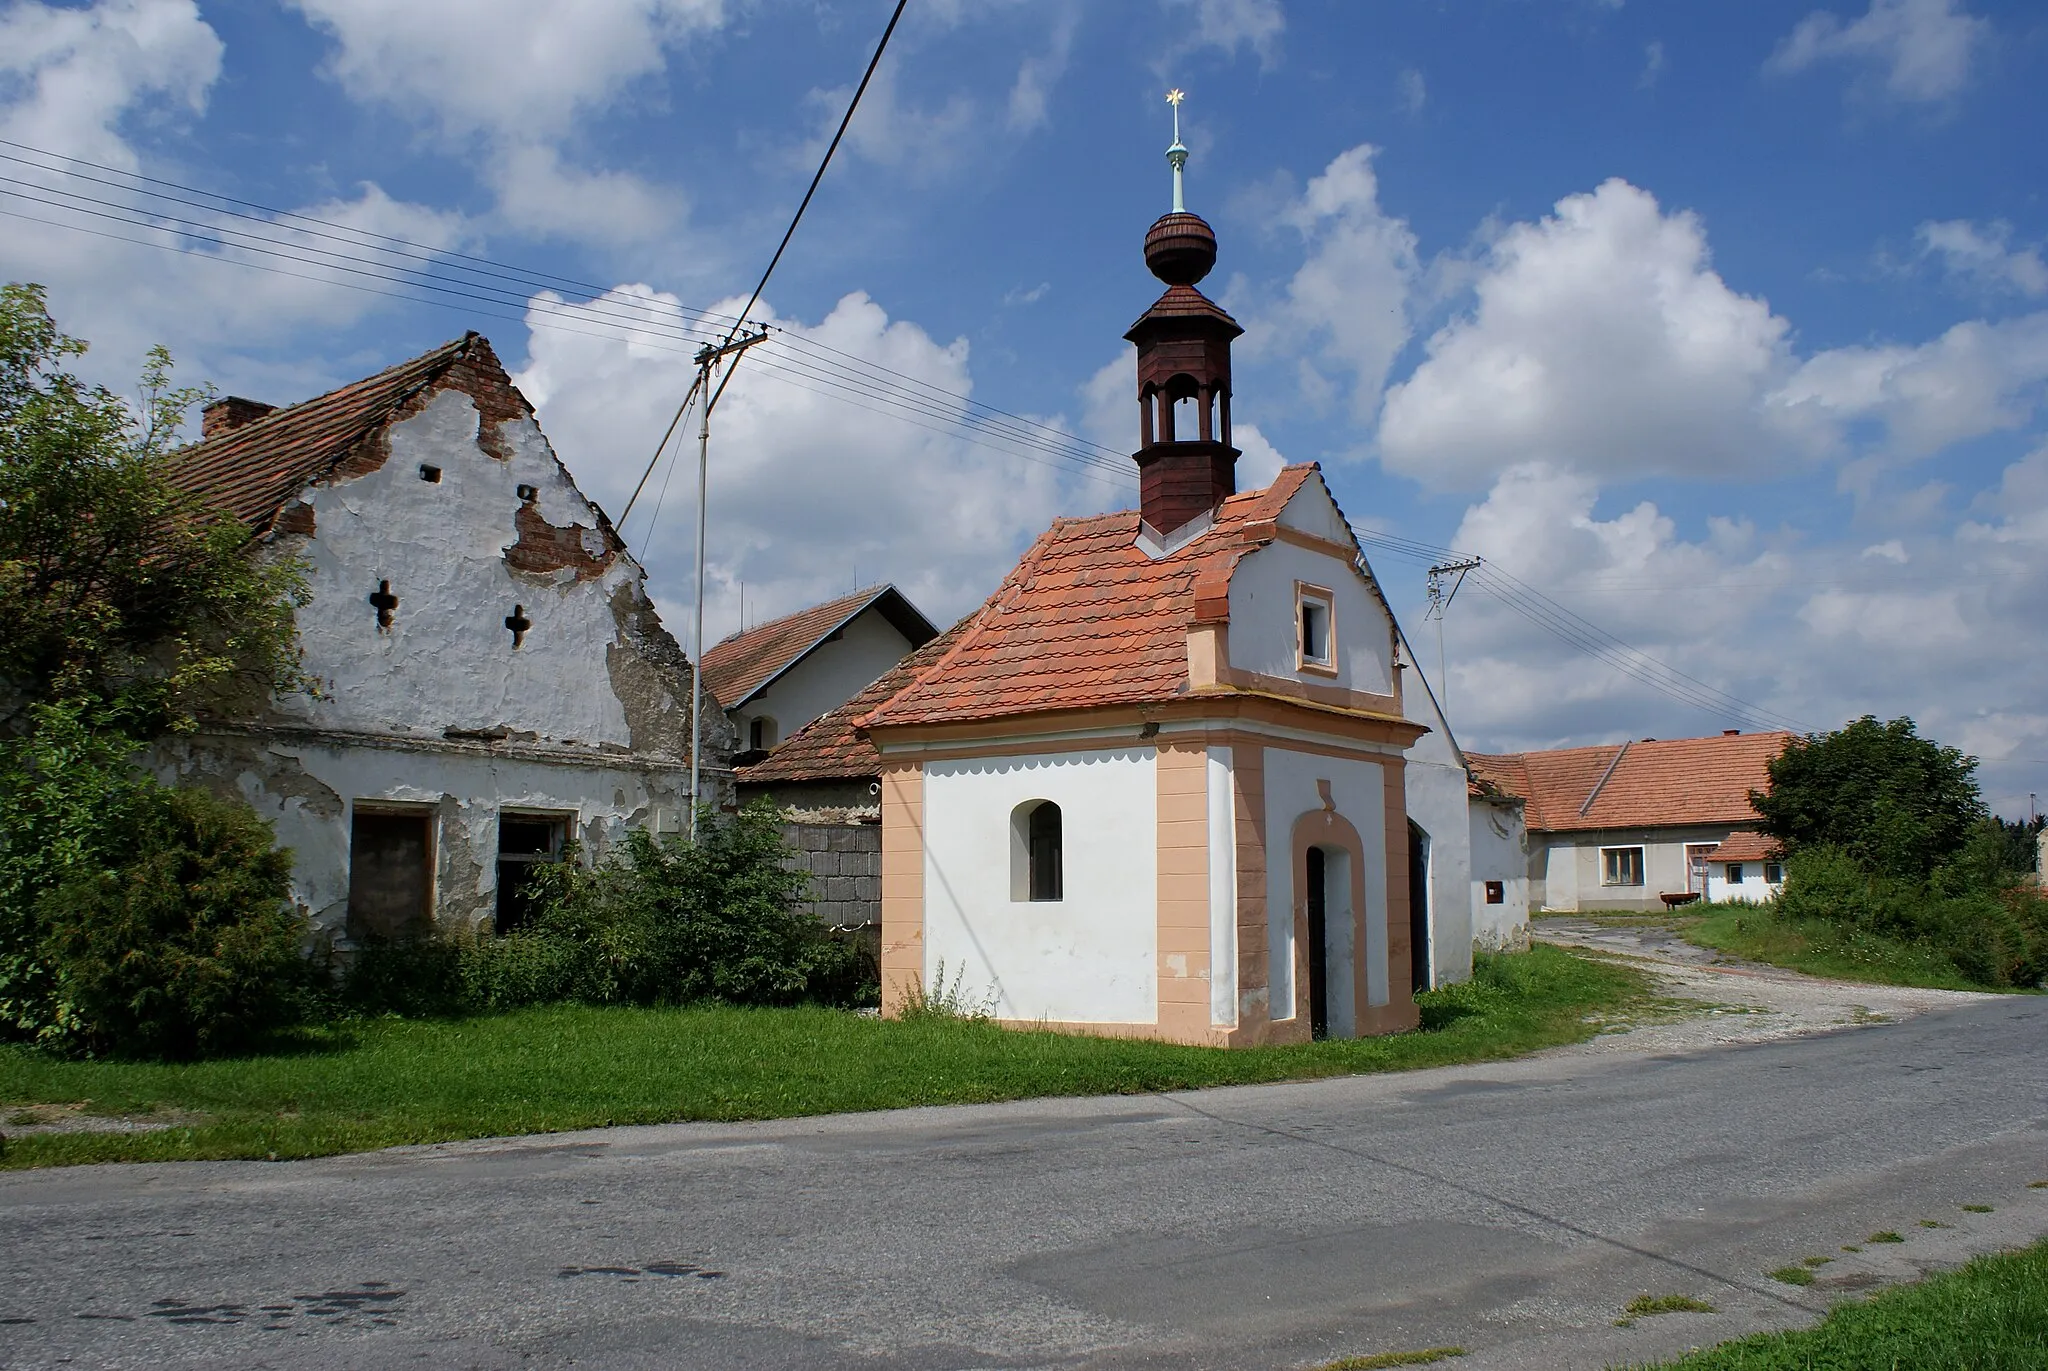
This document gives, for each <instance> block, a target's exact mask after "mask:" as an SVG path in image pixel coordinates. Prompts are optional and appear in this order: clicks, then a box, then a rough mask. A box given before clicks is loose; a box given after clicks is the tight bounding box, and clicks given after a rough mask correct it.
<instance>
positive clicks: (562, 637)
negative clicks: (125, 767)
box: [157, 363, 733, 941]
mask: <svg viewBox="0 0 2048 1371" xmlns="http://www.w3.org/2000/svg"><path fill="white" fill-rule="evenodd" d="M427 468H432V469H433V471H432V474H433V475H434V476H435V478H436V479H432V480H429V479H425V476H426V469H427ZM522 487H525V488H527V492H526V493H525V494H522V493H521V488H522ZM276 527H277V529H278V533H277V534H276V536H275V537H274V538H273V540H272V542H271V545H270V548H269V551H268V553H267V554H266V555H273V556H295V557H298V558H300V559H303V561H304V563H305V566H306V568H307V586H308V591H309V596H308V600H307V602H306V603H305V604H303V605H302V606H301V607H300V608H299V611H298V616H297V623H298V630H299V643H300V647H301V650H302V652H303V654H304V665H305V669H306V671H307V672H308V674H309V675H310V676H312V677H313V678H314V680H315V681H316V682H317V683H318V686H317V689H316V690H315V691H314V692H312V693H309V694H300V695H290V696H284V697H280V698H277V699H274V700H270V701H268V702H264V703H257V702H249V703H248V705H247V707H246V708H245V709H243V710H242V711H240V712H239V714H238V717H235V718H233V719H230V720H224V721H216V722H214V723H211V724H209V725H207V726H206V727H204V728H203V729H202V731H201V732H200V733H199V734H198V735H196V736H194V737H191V738H186V739H180V740H176V741H174V742H173V743H170V744H168V745H166V746H165V747H164V748H162V749H161V750H160V751H159V754H158V757H157V761H158V770H159V772H160V773H161V774H162V775H163V776H164V778H165V779H166V780H170V781H174V782H177V783H180V784H195V785H202V786H206V787H208V788H210V789H213V790H215V791H217V792H220V793H223V794H232V795H240V796H241V797H242V798H244V799H246V800H248V801H249V802H250V803H251V804H252V805H254V806H255V808H256V810H257V812H258V813H259V814H261V815H263V816H264V817H265V818H267V819H269V820H270V821H271V822H272V824H273V825H274V827H275V829H276V832H277V836H278V841H279V842H280V843H281V844H282V845H283V846H285V847H288V848H290V849H292V851H293V853H294V872H293V884H294V893H295V898H296V899H297V901H298V903H299V904H300V905H301V906H302V907H303V908H304V909H305V910H306V912H307V913H308V914H309V916H311V918H312V919H313V921H314V925H315V927H316V929H317V930H318V931H319V932H320V933H322V934H325V935H329V936H332V937H333V938H335V939H336V940H337V941H340V940H342V939H343V938H344V937H345V929H346V922H347V907H348V881H349V842H350V831H351V825H352V823H353V818H354V811H355V807H356V806H357V805H359V804H379V805H387V806H388V805H401V806H409V807H418V808H419V809H421V810H422V811H425V812H428V813H431V815H432V816H433V824H432V831H433V843H434V877H435V879H434V886H435V890H434V900H433V918H434V921H435V923H436V925H437V926H438V927H440V928H441V929H443V930H446V931H454V930H458V929H465V928H467V929H474V928H477V927H480V926H483V925H484V924H486V923H487V921H488V920H489V919H490V917H491V916H492V913H493V911H494V907H495V901H496V886H497V854H498V823H499V815H500V811H501V810H507V809H509V810H515V811H530V812H538V813H546V814H553V815H561V816H565V817H569V816H573V822H572V824H571V829H570V831H571V833H572V835H573V836H574V837H575V838H576V839H577V840H578V841H579V843H580V844H581V845H582V847H583V850H584V852H585V854H586V858H594V857H596V856H598V855H601V854H602V852H603V851H604V850H605V849H606V848H608V847H609V846H610V845H611V844H612V843H614V842H616V841H618V840H619V839H620V837H621V836H622V834H623V833H624V831H625V830H626V829H628V828H634V827H645V828H651V829H654V830H656V831H667V832H673V831H676V830H678V829H680V828H681V827H683V826H684V824H685V823H686V817H687V813H688V789H689V748H690V713H689V696H690V671H691V666H690V663H689V662H688V660H687V659H686V658H685V657H684V655H683V653H682V650H681V648H680V647H679V646H678V645H677V644H676V642H675V640H674V638H673V637H672V636H671V635H670V634H669V633H668V632H667V631H666V629H664V628H663V627H662V624H661V621H660V618H659V616H658V615H657V614H656V612H655V610H654V607H653V605H652V603H651V602H650V601H649V600H648V598H647V595H646V593H645V589H644V584H643V582H644V577H643V573H642V571H641V569H640V567H639V565H638V564H637V563H636V562H635V561H634V560H633V559H632V557H631V556H630V554H628V553H627V551H626V549H625V547H624V546H623V544H621V543H620V542H619V540H618V538H617V536H616V534H615V533H614V532H613V530H612V529H611V526H610V524H609V522H608V521H607V520H606V519H605V518H604V516H603V514H602V513H600V512H599V511H598V510H597V509H596V508H595V507H594V506H593V505H591V504H590V503H589V502H588V501H587V500H585V499H584V498H583V496H582V494H581V493H580V492H579V491H578V490H577V489H576V486H575V483H574V481H573V480H572V479H571V478H570V476H569V473H568V472H567V471H566V470H565V469H564V468H563V466H562V464H561V463H560V462H559V461H558V460H556V457H555V455H554V452H553V450H552V449H551V448H550V447H549V445H548V442H547V439H546V438H545V437H544V436H543V435H542V433H541V431H540V428H539V426H538V425H537V424H536V423H535V422H534V420H533V416H532V411H531V409H530V408H529V407H528V406H527V405H526V403H525V401H524V399H523V398H522V397H520V395H519V393H518V391H517V390H516V389H514V388H513V387H512V386H511V384H510V382H509V381H506V380H505V379H504V378H503V375H502V373H501V372H498V371H497V369H496V367H495V364H494V363H493V364H492V365H491V366H489V367H488V368H485V367H481V366H474V365H470V366H465V367H461V368H455V369H452V370H451V371H450V372H449V373H448V374H447V375H445V376H444V377H443V378H442V379H441V380H440V381H439V382H437V383H436V386H435V387H432V388H429V389H428V390H426V391H424V392H422V393H421V394H420V395H418V396H416V397H414V399H413V400H412V401H411V402H410V403H409V406H408V409H407V411H405V412H403V413H402V415H401V417H399V418H398V419H396V420H394V421H393V422H391V423H390V424H388V425H386V426H385V428H384V429H383V430H382V431H381V432H380V433H374V434H372V435H370V436H369V437H368V438H367V439H366V441H365V442H364V443H363V444H362V446H361V448H360V449H359V451H358V454H357V455H356V456H355V457H353V458H351V459H350V460H349V461H348V462H347V463H345V464H344V465H343V466H342V467H341V468H340V469H339V470H338V471H337V472H336V473H335V474H334V475H333V476H332V477H330V478H329V479H327V480H326V481H324V482H323V483H321V484H319V485H316V486H313V487H311V488H310V489H308V490H307V491H305V492H304V493H303V494H302V495H301V496H300V497H299V501H298V503H297V504H296V505H294V506H292V507H290V508H288V509H287V510H286V511H285V512H284V514H283V515H282V517H281V518H280V519H279V520H278V522H277V525H276ZM387 588H388V592H389V594H390V595H391V596H395V597H396V599H397V603H396V605H395V606H390V607H389V608H390V615H389V618H390V622H389V624H388V625H385V626H380V625H379V622H378V618H379V615H378V609H379V606H378V605H377V604H376V603H374V602H373V601H372V599H371V596H372V595H373V593H374V594H379V595H380V597H381V595H382V593H383V592H384V591H385V590H386V589H387ZM512 618H516V619H519V620H521V621H523V622H524V624H525V628H524V631H523V633H522V634H521V635H520V637H519V641H518V642H517V644H516V645H515V642H514V634H513V630H512V628H511V626H509V625H508V623H507V620H508V619H512ZM704 732H705V736H704V762H705V767H704V772H705V775H704V780H705V786H704V791H703V794H704V796H705V798H706V799H707V800H709V801H711V802H714V803H724V802H729V801H730V799H731V794H732V786H731V774H730V770H729V766H728V759H729V758H730V757H731V753H732V743H733V734H732V726H731V724H730V722H729V721H728V720H727V719H726V718H725V716H724V714H723V712H722V711H720V710H718V709H717V708H716V707H715V706H712V707H709V708H707V709H706V710H705V712H704Z"/></svg>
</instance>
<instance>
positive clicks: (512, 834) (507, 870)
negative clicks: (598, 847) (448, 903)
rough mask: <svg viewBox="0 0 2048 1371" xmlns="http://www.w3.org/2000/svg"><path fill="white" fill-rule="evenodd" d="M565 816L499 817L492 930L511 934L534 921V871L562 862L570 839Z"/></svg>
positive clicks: (509, 812) (508, 813) (506, 812)
mask: <svg viewBox="0 0 2048 1371" xmlns="http://www.w3.org/2000/svg"><path fill="white" fill-rule="evenodd" d="M570 817H571V816H569V815H567V814H521V813H518V812H516V811H513V810H501V811H499V814H498V903H497V911H496V918H495V919H494V921H493V927H494V928H495V929H496V930H497V931H498V932H499V933H510V932H512V931H513V930H515V929H517V928H520V927H522V926H523V925H525V924H527V923H529V922H530V921H531V920H532V918H533V912H534V911H533V897H532V892H531V891H530V890H529V889H528V882H529V881H530V880H531V879H532V877H533V873H534V869H535V868H536V867H540V866H545V865H548V864H549V863H552V862H559V861H561V860H562V849H563V847H564V846H565V845H566V843H567V841H568V837H569V819H570Z"/></svg>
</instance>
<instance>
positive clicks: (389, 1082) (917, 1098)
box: [0, 947, 1650, 1167]
mask: <svg viewBox="0 0 2048 1371" xmlns="http://www.w3.org/2000/svg"><path fill="white" fill-rule="evenodd" d="M1649 998H1650V996H1649V991H1648V982H1647V981H1646V980H1645V978H1644V977H1643V976H1642V975H1641V974H1640V973H1638V972H1635V971H1632V970H1630V969H1628V968H1625V967H1618V966H1614V965H1610V964H1607V963H1602V962H1595V961H1590V960H1587V959H1584V958H1579V957H1575V956H1572V955H1570V954H1568V953H1565V952H1562V951H1560V950H1558V949H1556V948H1551V947H1537V948H1534V949H1532V950H1530V951H1528V952H1520V953H1512V954H1499V955H1494V956H1488V957H1484V958H1482V959H1481V960H1480V963H1479V966H1478V968H1477V974H1476V975H1475V977H1474V979H1473V980H1472V981H1471V982H1469V983H1467V984H1464V985H1459V986H1451V987H1446V988H1445V989H1442V990H1437V991H1432V992H1430V993H1428V994H1427V995H1425V996H1423V997H1421V999H1422V1003H1423V1013H1424V1022H1425V1023H1426V1024H1428V1025H1431V1026H1432V1027H1431V1031H1426V1032H1417V1033H1405V1034H1400V1035H1396V1036H1392V1037H1381V1038H1364V1039H1358V1040H1354V1041H1349V1042H1322V1043H1306V1044H1302V1045H1300V1046H1294V1047H1267V1048H1251V1049H1239V1050H1235V1051H1226V1050H1222V1049H1217V1048H1201V1047H1179V1046H1175V1045H1173V1044H1169V1043H1157V1042H1145V1041H1138V1040H1132V1039H1115V1038H1091V1037H1080V1036H1076V1035H1071V1034H1064V1033H1051V1032H1025V1031H1014V1030H1005V1029H1001V1028H998V1027H995V1026H994V1025H992V1024H987V1023H975V1022H968V1021H962V1020H957V1019H942V1018H926V1019H920V1020H916V1021H910V1022H894V1023H885V1022H882V1021H880V1020H876V1019H868V1018H862V1017H860V1016H858V1015H854V1014H850V1013H844V1012H841V1011H837V1010H829V1009H815V1008H809V1009H731V1008H693V1009H627V1008H591V1007H587V1006H581V1005H558V1006H550V1007H546V1008H540V1009H529V1010H523V1011H519V1012H516V1013H509V1014H502V1015H496V1016H490V1017H478V1018H467V1019H446V1020H400V1019H383V1020H375V1021H367V1022H357V1023H354V1024H349V1025H343V1026H340V1027H336V1028H332V1029H327V1030H323V1031H321V1032H319V1033H317V1034H314V1035H312V1036H310V1037H309V1038H308V1039H307V1040H306V1041H304V1042H303V1043H301V1044H300V1045H299V1046H298V1047H297V1048H296V1049H295V1050H290V1051H279V1052H273V1053H270V1054H267V1055H262V1056H251V1057H241V1058H233V1059H224V1060H219V1061H206V1062H193V1063H184V1064H167V1063H157V1062H117V1061H62V1060H58V1059H54V1058H51V1057H47V1056H43V1055H40V1054H37V1053H33V1052H29V1051H26V1050H22V1049H11V1048H10V1049H0V1109H8V1108H16V1107H20V1106H23V1105H30V1104H65V1103H70V1104H81V1103H82V1104H83V1105H84V1106H85V1112H88V1113H93V1114H102V1115H116V1116H148V1115H150V1114H157V1115H159V1116H160V1117H171V1118H176V1119H177V1120H178V1126H176V1127H172V1128H166V1129H162V1130H157V1131H151V1132H136V1133H44V1134H26V1135H17V1136H15V1137H14V1138H12V1139H11V1140H9V1141H8V1142H7V1143H6V1144H5V1145H4V1152H0V1166H8V1167H22V1166H43V1165H62V1164H69V1163H79V1162H103V1161H160V1160H171V1159H182V1158H227V1157H249V1158H265V1157H271V1156H275V1157H279V1158H285V1157H312V1156H324V1155H329V1154H332V1153H337V1152H353V1151H361V1150H364V1149H367V1148H375V1147H387V1146H392V1145H395V1144H399V1143H425V1142H441V1141H447V1140H450V1139H456V1138H475V1137H492V1136H502V1135H508V1134H520V1133H545V1132H553V1131H559V1130H563V1129H575V1128H591V1127H597V1126H601V1125H608V1124H629V1123H667V1122H674V1121H678V1120H685V1119H714V1120H734V1119H771V1118H786V1117H791V1116H795V1115H805V1114H827V1113H836V1112H840V1111H846V1110H867V1109H897V1108H903V1107H906V1106H910V1105H931V1104H961V1103H974V1102H983V1101H991V1100H1011V1099H1021V1098H1026V1097H1030V1096H1044V1095H1109V1094H1140V1093H1145V1092H1150V1091H1160V1090H1189V1089H1198V1088H1201V1087H1204V1086H1218V1085H1237V1084H1247V1083H1253V1082H1262V1081H1280V1080H1301V1079H1309V1078H1315V1077H1323V1076H1340V1075H1349V1074H1353V1073H1358V1072H1377V1071H1407V1070H1414V1069H1416V1068H1418V1067H1429V1066H1444V1065H1450V1064H1454V1063H1459V1062H1475V1061H1494V1060H1500V1059H1503V1058H1507V1057H1514V1056H1520V1055H1522V1054H1524V1053H1528V1052H1532V1051H1535V1050H1536V1049H1538V1048H1544V1047H1552V1046H1556V1045H1559V1044H1562V1043H1570V1042H1577V1041H1581V1040H1583V1039H1585V1038H1588V1037H1590V1036H1592V1034H1593V1033H1594V1032H1596V1031H1597V1030H1598V1029H1599V1028H1600V1026H1601V1025H1602V1024H1603V1023H1607V1024H1611V1023H1612V1021H1613V1020H1614V1019H1615V1018H1616V1017H1617V1016H1619V1015H1623V1014H1626V1013H1627V1012H1628V1010H1629V1008H1630V1007H1631V1006H1633V1005H1638V1004H1643V1003H1647V1002H1648V1001H1649Z"/></svg>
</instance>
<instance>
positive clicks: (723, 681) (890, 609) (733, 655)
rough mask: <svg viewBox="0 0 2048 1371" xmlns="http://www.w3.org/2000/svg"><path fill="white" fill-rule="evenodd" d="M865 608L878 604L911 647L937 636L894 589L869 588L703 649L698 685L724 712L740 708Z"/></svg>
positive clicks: (772, 620) (743, 632)
mask: <svg viewBox="0 0 2048 1371" xmlns="http://www.w3.org/2000/svg"><path fill="white" fill-rule="evenodd" d="M870 605H878V607H879V608H880V609H881V611H882V613H883V615H884V616H885V617H887V618H888V620H889V622H890V623H891V624H894V625H895V626H896V630H897V632H899V633H901V634H902V635H903V636H904V638H905V639H906V640H907V641H908V642H909V643H910V645H911V646H912V647H921V646H922V645H924V644H925V643H927V642H930V641H931V639H932V637H933V635H934V634H935V633H936V632H937V630H936V629H934V628H933V627H932V626H931V624H930V623H929V622H928V621H927V620H926V619H925V617H924V615H922V614H920V613H918V612H917V608H916V607H915V606H914V605H912V604H911V603H910V601H909V600H907V599H905V598H904V597H903V593H902V592H901V591H899V590H897V589H896V587H895V586H892V585H876V586H869V587H867V588H866V589H864V590H856V591H854V592H853V593H852V594H851V595H842V596H840V597H839V598H838V599H836V600H827V601H826V602H825V603H824V604H822V605H812V606H811V607H810V608H809V609H800V610H798V611H796V613H794V614H785V615H783V616H782V617H781V618H779V619H770V620H769V621H768V622H767V623H765V624H756V625H755V626H754V627H752V628H749V629H745V630H743V631H741V632H739V633H734V634H732V635H730V636H729V637H726V638H724V639H721V640H720V641H719V642H717V643H715V644H713V645H712V646H710V647H707V648H705V649H704V685H705V687H706V688H707V689H709V690H710V692H711V694H712V695H713V696H714V697H715V698H716V699H717V700H718V702H719V703H720V704H722V705H724V706H725V707H726V708H727V709H732V708H734V707H736V706H738V705H741V704H744V703H745V702H746V701H747V700H748V699H749V698H751V697H752V696H753V695H754V694H755V693H756V692H758V691H760V690H761V689H762V688H763V687H765V686H768V685H770V684H772V683H773V682H774V680H775V678H776V677H777V676H780V675H781V674H782V673H783V672H785V671H787V670H789V668H791V667H792V666H795V665H796V664H797V663H798V662H800V661H802V660H803V659H804V658H805V657H806V656H808V655H809V654H810V652H811V649H813V648H815V647H817V646H818V645H819V644H820V643H823V642H824V641H825V640H826V639H827V638H829V637H831V636H832V634H834V633H835V632H837V631H838V630H840V629H842V628H844V627H845V626H846V625H847V624H849V623H851V622H852V621H853V619H854V617H855V616H856V615H858V614H860V613H861V612H862V611H863V610H865V609H867V608H868V607H869V606H870Z"/></svg>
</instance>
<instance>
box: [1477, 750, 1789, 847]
mask: <svg viewBox="0 0 2048 1371" xmlns="http://www.w3.org/2000/svg"><path fill="white" fill-rule="evenodd" d="M1791 738H1792V735H1791V734H1789V733H1740V734H1719V735H1716V736H1714V737H1711V738H1669V739H1664V740H1661V741H1655V742H1652V741H1648V740H1645V741H1642V742H1634V743H1628V744H1625V745H1624V744H1612V743H1610V744H1607V745H1605V746H1600V747H1568V748H1559V749H1555V750H1552V751H1548V752H1517V753H1509V754H1504V755H1489V754H1486V753H1477V752H1468V753H1466V754H1465V760H1466V761H1467V763H1469V764H1470V765H1471V767H1472V770H1473V772H1474V774H1475V775H1477V776H1478V777H1479V778H1480V779H1481V780H1483V781H1488V782H1491V783H1492V784H1494V785H1497V786H1499V787H1500V788H1501V789H1502V790H1505V791H1507V792H1509V793H1510V794H1514V795H1519V796H1521V797H1522V798H1523V799H1524V800H1525V801H1527V814H1528V824H1529V829H1530V831H1531V832H1547V833H1569V832H1585V831H1588V830H1592V829H1615V828H1668V827H1673V826H1677V825H1681V824H1723V823H1735V824H1739V823H1755V822H1756V821H1757V817H1758V816H1757V813H1756V811H1755V810H1754V809H1752V808H1751V807H1750V803H1749V792H1750V791H1752V790H1762V789H1764V788H1765V787H1766V786H1767V785H1768V784H1769V783H1770V773H1769V772H1768V770H1767V769H1766V768H1767V767H1768V765H1769V763H1770V761H1771V759H1772V758H1774V757H1776V756H1777V755H1778V754H1779V753H1780V752H1783V751H1784V750H1785V744H1786V743H1787V742H1789V741H1791ZM1624 746H1625V747H1626V749H1627V750H1626V752H1624V751H1623V747H1624ZM1617 757H1619V760H1618V761H1617V760H1616V759H1617ZM1610 768H1611V770H1610ZM1603 777H1604V778H1605V780H1604V783H1603V779H1602V778H1603ZM1596 787H1597V789H1598V793H1597V794H1595V788H1596ZM1589 797H1590V798H1591V803H1590V804H1589V803H1588V798H1589Z"/></svg>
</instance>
